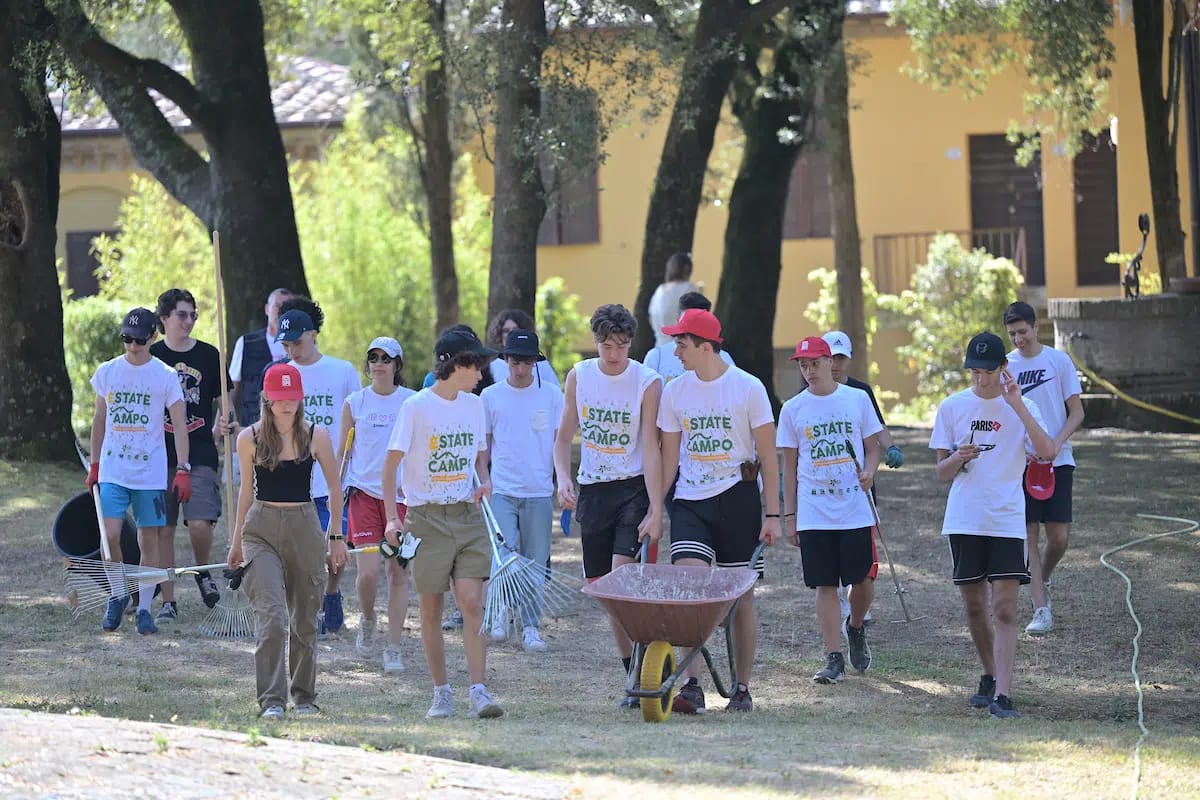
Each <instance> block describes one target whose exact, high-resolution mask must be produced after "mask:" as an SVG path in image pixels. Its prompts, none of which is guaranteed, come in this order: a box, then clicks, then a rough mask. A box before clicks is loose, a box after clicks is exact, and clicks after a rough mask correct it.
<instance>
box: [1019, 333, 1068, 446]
mask: <svg viewBox="0 0 1200 800" xmlns="http://www.w3.org/2000/svg"><path fill="white" fill-rule="evenodd" d="M1008 371H1009V372H1010V373H1011V374H1012V376H1013V377H1014V378H1016V379H1017V385H1018V386H1020V387H1021V395H1022V396H1023V397H1028V398H1029V399H1030V400H1032V401H1033V402H1035V403H1037V407H1038V410H1039V411H1041V412H1042V419H1044V420H1045V421H1046V433H1048V434H1050V436H1051V437H1052V438H1053V437H1055V436H1057V435H1058V433H1059V431H1061V430H1062V429H1063V426H1064V425H1066V424H1067V398H1069V397H1073V396H1075V395H1077V394H1082V393H1083V387H1082V386H1080V385H1079V374H1078V373H1077V372H1076V371H1075V363H1074V362H1073V361H1071V357H1070V356H1069V355H1067V354H1066V353H1064V352H1063V351H1061V350H1055V349H1054V348H1053V347H1046V346H1045V345H1043V346H1042V351H1041V352H1040V353H1038V354H1037V355H1036V356H1034V357H1033V358H1023V357H1022V356H1021V353H1020V351H1019V350H1013V351H1012V352H1011V353H1009V354H1008ZM1064 465H1067V466H1072V467H1073V466H1075V455H1074V453H1073V452H1072V450H1071V440H1070V439H1068V440H1067V441H1065V442H1063V446H1062V449H1061V450H1059V451H1058V455H1056V456H1055V457H1054V466H1056V467H1061V466H1064Z"/></svg>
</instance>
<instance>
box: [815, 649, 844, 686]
mask: <svg viewBox="0 0 1200 800" xmlns="http://www.w3.org/2000/svg"><path fill="white" fill-rule="evenodd" d="M845 677H846V659H845V657H843V656H842V654H841V653H830V654H829V655H828V656H827V657H826V659H825V666H824V668H822V669H821V671H820V672H818V673H817V674H816V675H813V680H814V681H815V682H816V683H825V684H829V683H841V682H842V679H843V678H845Z"/></svg>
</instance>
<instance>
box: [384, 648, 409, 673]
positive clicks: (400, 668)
mask: <svg viewBox="0 0 1200 800" xmlns="http://www.w3.org/2000/svg"><path fill="white" fill-rule="evenodd" d="M383 671H384V672H404V657H403V656H401V655H400V645H398V644H389V645H388V646H387V647H385V648H383Z"/></svg>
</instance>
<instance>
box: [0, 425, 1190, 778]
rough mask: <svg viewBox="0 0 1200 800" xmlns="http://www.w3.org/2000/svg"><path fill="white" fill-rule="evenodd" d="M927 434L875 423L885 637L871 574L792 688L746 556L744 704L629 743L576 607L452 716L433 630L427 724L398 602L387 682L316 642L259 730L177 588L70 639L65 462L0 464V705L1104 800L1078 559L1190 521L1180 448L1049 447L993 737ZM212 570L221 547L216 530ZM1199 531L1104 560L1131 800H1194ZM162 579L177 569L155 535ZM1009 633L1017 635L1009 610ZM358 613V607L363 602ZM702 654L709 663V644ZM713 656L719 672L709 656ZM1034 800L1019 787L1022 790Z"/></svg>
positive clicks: (526, 759)
mask: <svg viewBox="0 0 1200 800" xmlns="http://www.w3.org/2000/svg"><path fill="white" fill-rule="evenodd" d="M927 437H928V434H927V432H924V431H918V430H911V431H907V430H906V431H899V432H898V439H899V441H900V442H901V443H902V445H903V446H904V447H905V453H906V456H907V459H908V463H907V464H906V465H905V467H904V468H903V469H901V470H898V471H890V470H883V471H882V474H881V475H880V481H879V482H880V513H881V514H882V515H883V523H884V534H885V536H886V539H887V542H888V544H889V546H890V548H891V553H892V557H893V558H894V559H896V567H897V570H898V571H899V573H900V579H901V581H902V582H903V583H904V584H905V585H906V586H907V588H908V594H907V595H906V599H907V602H908V605H909V608H910V610H911V611H912V613H913V615H914V616H919V617H922V619H920V620H917V621H914V622H913V623H911V624H904V623H903V622H900V623H893V622H892V621H893V620H902V619H903V616H902V614H901V610H900V605H899V602H898V600H897V598H896V597H895V595H894V594H893V593H892V585H891V581H890V579H888V577H887V571H886V567H885V568H884V569H883V570H881V575H880V578H881V580H880V582H879V592H878V599H877V601H876V605H875V610H874V616H875V619H876V623H875V624H874V625H873V626H872V627H871V628H870V629H869V637H870V640H871V644H872V648H873V650H874V666H873V667H872V669H871V671H870V672H869V673H868V674H867V675H866V676H865V677H859V676H854V675H852V676H850V677H848V678H847V679H846V681H845V682H843V683H842V684H841V685H838V686H817V685H814V684H813V683H812V681H811V679H810V678H811V675H812V674H813V672H815V671H816V669H818V668H819V666H820V665H821V663H823V653H822V652H821V647H820V640H819V637H818V636H817V632H816V621H815V617H814V612H813V593H812V592H811V591H809V590H807V589H805V588H804V586H803V584H802V583H801V581H800V557H799V552H798V551H797V550H795V549H793V548H791V547H788V546H778V547H776V548H774V550H772V551H769V552H768V568H767V580H766V582H765V583H764V584H763V585H762V586H761V587H760V589H759V610H760V629H761V633H760V648H759V653H758V665H757V667H756V674H755V676H754V680H753V692H754V697H755V703H756V711H755V712H754V713H753V714H750V715H732V714H729V715H727V714H725V713H723V712H722V711H721V710H720V709H721V708H723V706H724V701H723V700H721V699H720V698H719V697H718V696H717V694H716V692H715V691H712V683H711V681H706V686H707V687H708V688H709V689H710V691H709V695H708V702H709V706H710V708H714V707H715V709H716V710H714V711H711V712H710V713H708V714H706V715H703V716H699V717H692V718H684V717H680V716H678V715H672V717H671V719H670V720H668V722H666V723H665V724H661V725H651V724H646V723H643V722H642V721H641V717H640V715H639V714H637V713H630V712H623V711H619V710H617V709H616V708H615V703H616V701H617V699H618V697H619V694H620V689H621V686H622V676H621V675H620V674H619V662H618V661H617V659H616V657H615V655H614V651H613V648H612V644H611V640H610V636H609V633H608V628H607V624H606V622H605V621H604V619H603V616H602V614H601V612H600V611H599V610H598V609H597V608H595V607H594V606H590V605H582V606H581V610H580V612H579V613H577V614H574V615H571V616H568V617H564V618H561V619H559V620H556V621H551V622H548V623H547V624H546V626H545V627H544V629H543V635H544V636H545V638H546V640H547V642H548V643H549V645H550V650H549V652H547V653H544V654H540V655H536V656H535V655H529V654H526V653H524V652H522V650H521V649H520V646H519V644H517V643H506V644H501V645H496V646H494V647H493V648H492V650H491V652H490V656H489V678H488V680H489V683H490V685H491V687H492V689H493V691H494V692H495V693H496V695H497V699H498V700H499V701H500V702H502V703H503V705H504V707H505V708H506V710H507V712H508V713H507V715H506V716H505V717H504V719H502V720H499V721H497V722H490V723H489V722H477V721H469V720H467V719H466V718H465V710H466V685H465V682H466V671H465V663H464V661H463V658H462V646H461V642H460V640H459V639H460V637H459V635H458V634H457V633H451V634H448V635H447V651H448V657H449V659H450V670H451V680H452V682H453V683H454V685H455V691H456V701H457V703H458V708H457V710H458V715H457V716H456V717H455V718H454V719H452V720H449V721H443V722H431V721H428V720H426V719H425V717H424V713H425V710H426V708H427V707H428V705H429V699H430V681H429V676H428V671H427V670H426V668H425V664H424V656H423V654H422V652H421V649H420V643H419V639H418V637H417V631H416V619H417V611H416V607H415V604H414V606H413V607H412V608H411V609H410V612H409V617H408V620H407V626H408V630H409V634H408V639H407V640H406V644H405V652H404V656H405V661H406V664H407V666H408V671H407V672H405V673H403V674H401V675H387V676H385V675H383V674H382V672H381V670H380V669H379V667H378V663H377V661H375V660H374V659H372V660H370V661H364V660H362V659H360V658H358V657H357V656H356V654H355V652H354V635H353V632H352V631H351V632H349V633H347V634H345V635H344V636H343V638H340V639H337V638H334V639H330V640H326V641H322V642H321V644H320V659H321V674H320V677H319V682H318V688H319V690H320V693H321V696H320V700H319V702H320V703H321V705H322V707H323V709H324V710H325V714H324V715H323V716H322V717H321V718H320V719H317V720H312V719H309V720H303V721H301V720H292V719H289V720H288V721H286V722H284V723H281V724H276V725H264V724H262V723H260V722H259V721H258V720H257V719H256V717H255V711H256V705H255V703H254V671H253V660H252V656H251V653H252V645H251V643H250V642H247V641H224V640H213V639H208V638H205V637H204V636H202V635H201V634H200V633H198V632H197V631H196V628H195V623H196V622H198V621H199V620H200V619H201V618H203V616H204V615H205V613H206V609H204V607H203V605H202V604H201V602H200V599H199V595H198V593H197V592H196V591H195V588H194V584H192V583H191V581H190V580H186V581H184V582H181V584H180V591H179V596H180V621H179V623H178V624H177V625H175V626H172V627H166V626H164V627H163V628H162V632H161V633H160V634H159V635H157V636H152V637H145V638H142V637H138V636H137V635H136V633H135V632H134V631H133V624H132V620H131V619H130V618H126V621H125V623H124V624H123V625H122V627H121V630H120V631H119V632H118V633H116V634H104V633H102V632H101V631H100V628H99V618H100V614H99V613H95V614H92V615H89V616H88V617H87V618H86V619H84V620H81V621H79V622H74V621H72V619H71V615H70V611H69V609H68V607H67V606H66V604H65V602H64V600H63V590H62V580H61V569H60V567H61V558H60V557H59V555H58V554H57V553H56V552H55V551H54V549H53V547H52V545H51V543H50V529H51V524H52V521H53V519H54V514H55V512H56V510H57V509H58V508H59V506H60V505H61V504H62V503H63V502H64V501H65V500H66V499H67V498H68V497H70V496H71V495H73V494H75V493H76V492H78V491H80V490H82V477H83V475H82V472H81V471H80V470H79V469H78V468H77V467H76V468H74V469H71V468H68V467H65V466H64V467H57V466H53V467H52V466H45V465H24V464H21V465H13V464H4V463H0V576H2V577H3V580H2V581H0V642H3V645H0V661H2V672H3V678H2V679H0V706H9V707H15V708H27V709H35V710H40V711H54V712H65V711H67V710H69V709H72V708H75V707H78V708H80V709H82V710H84V711H88V712H93V713H96V714H102V715H105V716H112V717H121V718H128V719H138V720H148V719H155V720H161V721H167V720H174V721H176V722H179V723H181V724H189V725H198V726H207V727H212V728H228V729H234V730H243V731H245V730H249V729H252V728H254V729H258V730H259V731H261V732H262V733H263V734H264V735H268V734H269V735H277V736H284V737H288V738H293V739H302V740H305V739H307V740H314V741H322V742H329V743H338V744H347V745H356V746H362V747H365V748H375V749H378V750H393V749H398V750H405V751H412V752H420V753H425V754H431V755H438V756H444V757H448V758H453V759H458V760H461V761H467V762H477V763H486V764H490V765H494V766H501V767H509V768H512V769H514V770H524V771H528V772H538V773H543V774H549V775H552V776H559V777H562V778H564V779H566V780H568V781H570V782H571V784H572V786H573V787H575V790H574V796H579V797H611V796H623V797H630V796H633V793H638V794H641V793H653V794H654V795H655V796H657V797H662V798H684V797H687V798H691V799H692V800H696V799H697V798H698V799H699V800H706V799H708V798H718V797H719V798H722V800H736V799H737V798H749V797H796V796H820V797H848V798H860V797H912V796H922V797H943V796H946V797H950V796H953V797H961V796H994V797H1022V798H1024V797H1029V796H1031V795H1030V793H1031V792H1043V793H1047V794H1046V796H1053V797H1068V798H1075V797H1078V798H1085V797H1086V798H1094V797H1128V796H1129V795H1130V792H1131V788H1132V779H1133V775H1134V766H1133V746H1134V743H1135V741H1136V740H1137V736H1138V730H1137V705H1136V697H1135V694H1134V691H1133V684H1132V679H1131V676H1130V657H1131V654H1132V650H1131V639H1132V637H1133V633H1134V625H1133V622H1132V620H1130V618H1129V616H1128V614H1127V613H1126V610H1125V605H1124V584H1123V583H1122V582H1121V581H1120V579H1119V578H1118V577H1117V576H1116V575H1114V574H1113V573H1111V572H1109V571H1108V570H1106V569H1105V568H1104V567H1103V566H1102V565H1101V564H1100V562H1099V556H1100V554H1101V553H1102V552H1103V551H1104V550H1106V549H1108V548H1110V547H1112V546H1114V545H1117V544H1120V543H1122V542H1125V541H1128V540H1130V539H1133V538H1135V537H1137V536H1140V535H1146V534H1150V533H1154V532H1156V531H1165V530H1169V529H1170V528H1171V527H1180V526H1178V525H1174V526H1172V524H1171V523H1164V522H1159V521H1151V520H1145V519H1140V518H1139V517H1138V516H1137V515H1138V514H1139V513H1150V514H1162V515H1169V516H1176V517H1187V518H1192V519H1195V518H1197V517H1198V516H1200V503H1198V502H1197V499H1196V498H1197V496H1198V491H1197V490H1198V488H1200V487H1198V486H1197V479H1198V478H1200V436H1181V435H1147V434H1134V433H1126V432H1118V431H1084V432H1081V433H1080V434H1078V435H1077V436H1076V437H1075V442H1076V458H1077V460H1078V461H1079V463H1080V464H1081V468H1080V469H1079V471H1078V474H1077V476H1076V481H1075V500H1076V502H1075V525H1074V529H1073V540H1072V545H1071V549H1070V551H1069V552H1068V554H1067V557H1066V559H1065V562H1064V564H1063V565H1062V567H1061V568H1060V570H1059V572H1057V573H1056V574H1055V578H1054V585H1055V591H1054V610H1055V624H1056V626H1057V628H1056V630H1055V631H1054V633H1052V634H1051V635H1049V636H1046V637H1043V638H1033V637H1029V636H1026V635H1024V634H1022V635H1021V639H1020V642H1019V644H1018V649H1017V679H1016V683H1015V687H1014V700H1015V702H1016V704H1017V707H1018V708H1019V709H1020V711H1021V712H1022V714H1023V717H1022V718H1021V719H1020V720H1016V721H1008V722H997V721H992V720H989V719H987V718H986V715H981V714H980V713H978V712H973V711H971V710H970V709H968V708H967V705H966V698H967V696H968V695H969V694H970V693H971V691H973V689H974V685H975V682H976V681H977V679H978V673H979V670H978V667H977V665H976V659H975V655H974V651H973V648H972V646H971V643H970V639H969V637H968V635H967V632H966V628H965V626H964V618H963V613H962V610H961V606H960V602H959V599H958V595H957V592H956V590H955V589H954V587H953V586H952V585H951V583H950V581H949V577H948V575H949V554H948V552H947V548H946V545H945V544H944V542H943V540H942V538H941V536H940V535H939V530H940V525H941V516H942V510H943V508H944V504H945V492H946V487H945V486H944V485H942V484H939V483H938V482H937V481H936V479H935V475H934V471H933V457H932V453H931V451H929V450H928V449H927V448H926V443H927ZM217 541H218V543H220V545H219V547H218V552H219V553H223V552H224V543H225V542H227V541H228V539H227V534H226V532H225V528H224V525H223V524H222V525H220V526H219V527H218V530H217ZM1198 548H1200V536H1197V535H1196V534H1190V535H1182V536H1177V537H1171V538H1167V539H1163V540H1159V541H1157V542H1154V543H1152V544H1148V545H1144V546H1140V547H1138V548H1134V549H1132V550H1128V551H1125V552H1123V553H1121V554H1119V555H1118V556H1116V557H1115V559H1114V560H1115V562H1116V563H1117V564H1118V565H1119V566H1120V567H1121V568H1122V569H1124V570H1125V571H1126V572H1128V573H1129V574H1130V576H1131V578H1132V580H1133V585H1134V603H1135V607H1136V609H1137V612H1138V614H1139V616H1140V617H1141V620H1142V624H1143V626H1145V632H1144V633H1143V636H1142V640H1141V660H1140V665H1139V666H1140V671H1141V676H1142V680H1143V682H1144V684H1145V691H1146V699H1145V706H1146V725H1147V727H1148V728H1149V729H1150V736H1149V737H1148V739H1147V740H1146V743H1145V745H1144V747H1143V749H1142V754H1141V757H1142V775H1141V783H1140V787H1139V791H1140V794H1141V796H1143V797H1163V798H1166V797H1172V798H1174V797H1184V796H1200V645H1198V644H1197V639H1198V638H1200V636H1198V634H1200V623H1198V622H1197V610H1198V609H1200V604H1198V600H1200V566H1197V555H1198ZM554 557H555V560H556V562H557V563H556V566H557V567H558V568H559V569H562V570H568V571H574V570H577V569H578V565H579V540H578V538H574V537H572V538H562V537H560V536H558V535H557V534H556V539H555V543H554ZM177 562H178V563H180V564H184V563H190V562H191V553H190V548H189V546H188V544H187V536H186V534H185V533H183V532H182V531H181V532H180V535H179V536H177ZM343 590H344V591H345V593H346V598H347V621H348V622H349V623H350V624H351V625H356V624H357V618H358V617H357V609H356V608H355V601H354V600H353V599H352V595H353V586H352V576H349V577H348V578H347V579H346V580H344V581H343ZM1022 597H1023V600H1022V606H1021V608H1022V621H1021V624H1022V625H1024V623H1025V622H1027V621H1028V614H1029V610H1028V602H1027V594H1023V595H1022ZM381 606H382V602H381ZM717 649H718V650H722V649H723V648H721V647H718V648H717ZM718 663H723V661H722V660H721V657H720V656H719V658H718ZM1033 796H1037V795H1033Z"/></svg>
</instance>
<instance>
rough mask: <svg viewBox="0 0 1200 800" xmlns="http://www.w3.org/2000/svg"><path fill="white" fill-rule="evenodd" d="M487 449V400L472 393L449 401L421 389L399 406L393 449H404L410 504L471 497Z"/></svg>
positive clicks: (442, 502)
mask: <svg viewBox="0 0 1200 800" xmlns="http://www.w3.org/2000/svg"><path fill="white" fill-rule="evenodd" d="M486 449H487V425H486V423H485V421H484V414H483V401H482V400H480V399H479V398H478V397H476V396H475V395H473V394H470V393H468V392H459V393H458V397H456V398H455V399H454V400H444V399H442V398H441V397H438V396H437V395H436V394H434V391H433V389H422V390H421V391H419V392H417V394H416V396H415V397H412V398H410V399H409V400H407V401H405V403H404V405H402V406H401V407H400V419H399V420H397V421H396V427H395V429H393V430H392V438H391V439H390V440H388V450H400V451H401V452H403V453H404V458H403V459H402V460H401V461H400V476H401V480H402V481H403V482H404V496H405V498H406V500H407V502H408V507H409V508H415V507H417V506H424V505H433V504H438V505H450V504H451V503H465V502H466V501H468V500H470V499H471V493H472V491H473V490H474V487H475V482H474V481H473V480H472V478H471V473H472V472H473V470H474V467H475V459H476V456H477V455H478V453H479V452H480V451H481V450H486Z"/></svg>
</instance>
